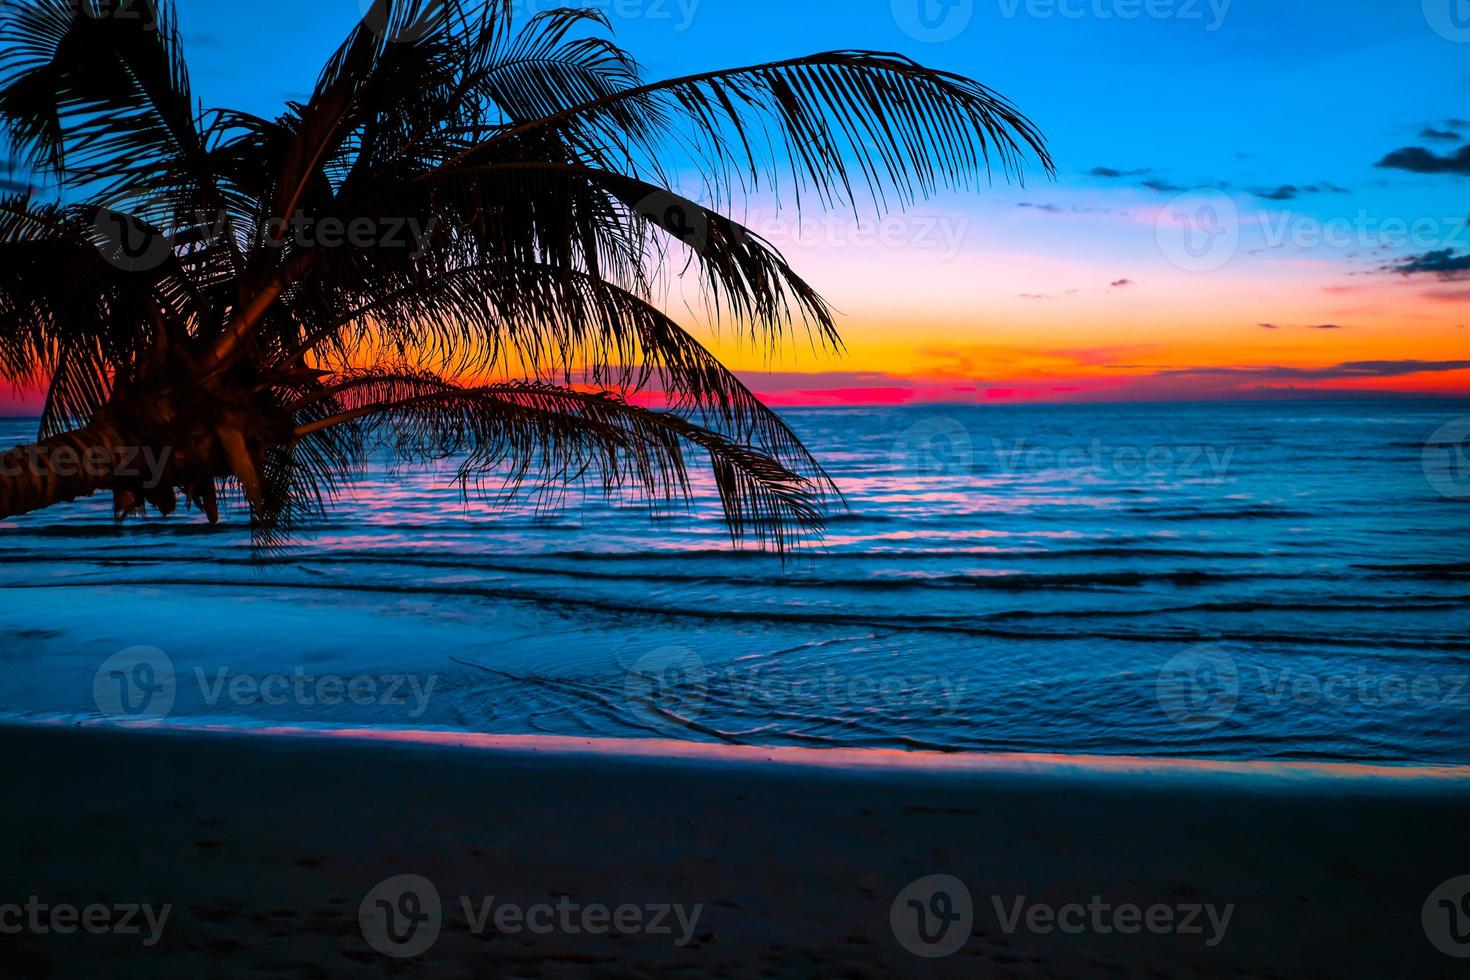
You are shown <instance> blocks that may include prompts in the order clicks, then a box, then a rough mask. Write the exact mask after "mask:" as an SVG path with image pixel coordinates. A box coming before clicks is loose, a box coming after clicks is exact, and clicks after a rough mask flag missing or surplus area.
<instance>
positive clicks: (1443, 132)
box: [1419, 126, 1464, 143]
mask: <svg viewBox="0 0 1470 980" xmlns="http://www.w3.org/2000/svg"><path fill="white" fill-rule="evenodd" d="M1419 138H1420V139H1421V140H1445V141H1447V142H1450V143H1458V142H1459V141H1460V140H1462V139H1464V137H1463V136H1461V135H1460V134H1459V133H1456V132H1453V131H1451V130H1448V129H1435V128H1434V127H1433V126H1425V127H1424V128H1423V129H1422V130H1420V132H1419Z"/></svg>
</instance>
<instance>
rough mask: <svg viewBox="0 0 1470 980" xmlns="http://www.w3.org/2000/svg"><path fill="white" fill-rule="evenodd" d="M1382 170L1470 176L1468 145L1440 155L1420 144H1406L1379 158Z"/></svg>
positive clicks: (1469, 149) (1379, 165) (1469, 150)
mask: <svg viewBox="0 0 1470 980" xmlns="http://www.w3.org/2000/svg"><path fill="white" fill-rule="evenodd" d="M1377 166H1378V167H1380V168H1382V169H1384V170H1407V171H1408V172H1409V173H1412V174H1459V175H1461V176H1465V177H1470V145H1466V146H1462V147H1460V148H1459V149H1458V150H1456V151H1455V152H1454V153H1453V154H1452V155H1450V156H1440V155H1439V154H1438V153H1435V152H1434V151H1433V150H1426V149H1425V148H1424V147H1422V146H1406V147H1404V148H1403V149H1402V150H1394V151H1393V152H1392V153H1390V154H1389V155H1388V156H1386V157H1384V158H1383V159H1382V160H1379V161H1378V163H1377Z"/></svg>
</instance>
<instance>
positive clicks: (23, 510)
mask: <svg viewBox="0 0 1470 980" xmlns="http://www.w3.org/2000/svg"><path fill="white" fill-rule="evenodd" d="M120 443H121V440H120V439H119V438H118V434H117V432H116V431H115V430H114V429H113V428H112V427H111V426H110V425H106V424H94V425H91V426H87V427H86V428H82V429H77V430H75V431H73V432H68V433H65V434H63V435H59V436H53V437H52V438H50V439H43V440H42V441H40V442H37V443H32V444H31V445H29V446H17V447H15V448H14V449H12V450H10V451H9V452H7V453H5V454H4V455H3V456H0V520H3V519H5V518H9V517H17V516H19V515H21V514H28V513H30V512H31V511H34V510H42V509H44V508H46V507H50V506H52V505H54V504H60V503H67V502H69V501H72V500H77V499H79V498H81V497H90V496H91V495H92V494H94V493H97V492H98V491H100V490H107V489H110V488H112V486H113V481H114V474H115V473H116V472H117V470H118V469H119V467H120V466H121V464H122V463H123V462H124V458H123V457H124V456H125V455H126V454H125V451H124V449H123V447H122V446H121V445H120Z"/></svg>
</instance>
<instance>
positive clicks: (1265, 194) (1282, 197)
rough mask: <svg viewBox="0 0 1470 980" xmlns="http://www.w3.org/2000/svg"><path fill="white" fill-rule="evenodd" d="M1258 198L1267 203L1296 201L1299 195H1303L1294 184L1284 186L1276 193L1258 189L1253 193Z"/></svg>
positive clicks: (1277, 189) (1275, 191)
mask: <svg viewBox="0 0 1470 980" xmlns="http://www.w3.org/2000/svg"><path fill="white" fill-rule="evenodd" d="M1251 193H1252V194H1254V195H1256V197H1259V198H1261V199H1262V200H1265V201H1294V200H1296V196H1297V194H1299V193H1301V192H1300V191H1299V190H1297V188H1296V186H1295V185H1294V184H1282V185H1281V186H1280V187H1278V188H1276V189H1275V190H1274V191H1268V190H1261V189H1260V188H1257V189H1256V190H1253V191H1251Z"/></svg>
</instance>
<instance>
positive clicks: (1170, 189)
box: [1139, 178, 1184, 194]
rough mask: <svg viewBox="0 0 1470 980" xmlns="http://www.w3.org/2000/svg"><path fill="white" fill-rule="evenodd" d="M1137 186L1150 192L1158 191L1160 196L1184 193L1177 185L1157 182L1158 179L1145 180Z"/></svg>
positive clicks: (1163, 181) (1164, 181)
mask: <svg viewBox="0 0 1470 980" xmlns="http://www.w3.org/2000/svg"><path fill="white" fill-rule="evenodd" d="M1139 186H1140V187H1147V188H1148V189H1149V190H1151V191H1158V192H1159V193H1160V194H1181V193H1183V192H1184V188H1183V187H1180V186H1179V185H1178V184H1171V183H1169V182H1168V181H1167V180H1159V179H1158V178H1154V179H1152V180H1145V181H1144V182H1143V183H1142V184H1140V185H1139Z"/></svg>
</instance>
